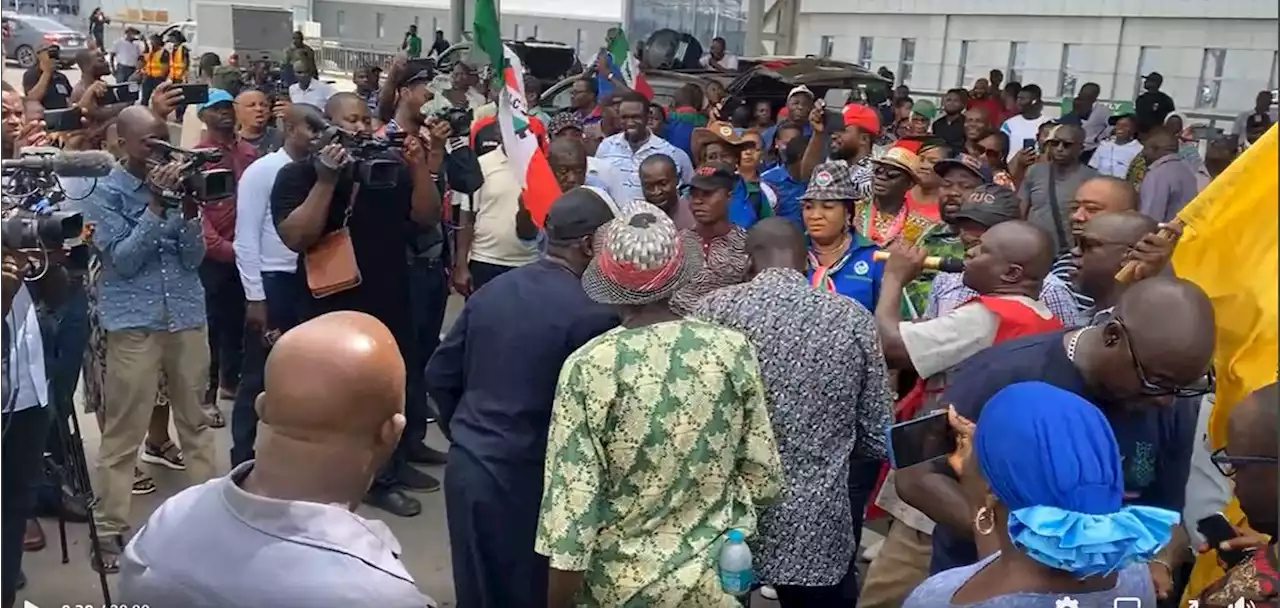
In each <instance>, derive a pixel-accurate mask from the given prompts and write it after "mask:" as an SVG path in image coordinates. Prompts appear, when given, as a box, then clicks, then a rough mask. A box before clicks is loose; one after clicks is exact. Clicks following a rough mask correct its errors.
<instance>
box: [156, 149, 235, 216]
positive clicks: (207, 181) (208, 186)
mask: <svg viewBox="0 0 1280 608" xmlns="http://www.w3.org/2000/svg"><path fill="white" fill-rule="evenodd" d="M147 144H148V145H150V146H151V150H152V154H153V159H154V160H155V162H156V164H163V163H166V162H169V161H171V160H173V157H175V156H179V157H182V159H183V165H182V179H181V181H179V182H178V189H177V190H163V191H160V192H159V194H160V197H161V198H163V199H165V200H166V201H170V202H171V203H172V204H174V205H175V206H176V205H177V204H178V203H179V202H181V201H182V200H184V199H187V198H191V199H194V200H195V201H196V202H198V203H212V202H215V201H220V200H222V199H224V198H227V197H230V196H232V195H234V194H235V192H236V178H235V174H234V173H232V172H231V170H230V169H221V168H214V169H204V168H203V167H204V166H205V165H207V164H209V163H216V162H218V161H220V160H222V151H221V150H215V149H213V148H196V149H193V150H188V149H186V148H180V147H178V146H175V145H173V144H171V143H169V142H167V141H165V140H163V139H157V138H151V139H148V140H147Z"/></svg>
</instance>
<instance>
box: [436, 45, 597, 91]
mask: <svg viewBox="0 0 1280 608" xmlns="http://www.w3.org/2000/svg"><path fill="white" fill-rule="evenodd" d="M502 42H503V43H505V44H506V45H507V46H509V47H511V50H512V51H515V54H516V56H517V57H519V58H520V63H522V64H524V71H525V73H526V74H530V75H532V76H533V77H534V78H537V79H538V81H539V82H541V83H542V86H543V88H544V89H545V88H547V87H550V86H553V85H555V84H556V83H557V82H559V81H560V79H562V78H564V76H565V74H570V73H572V72H573V71H574V69H575V65H576V64H577V61H578V52H577V51H576V50H575V49H574V48H573V47H571V46H569V45H567V44H564V43H562V42H547V41H544V40H503V41H502ZM471 47H472V43H471V41H463V42H459V43H457V44H455V45H453V46H450V47H449V48H448V49H445V51H444V52H443V53H440V57H439V58H437V59H436V69H437V71H439V72H442V73H448V72H450V71H451V70H453V66H454V64H456V63H458V62H459V61H465V60H466V59H467V58H468V57H469V56H470V55H471ZM477 67H478V66H477Z"/></svg>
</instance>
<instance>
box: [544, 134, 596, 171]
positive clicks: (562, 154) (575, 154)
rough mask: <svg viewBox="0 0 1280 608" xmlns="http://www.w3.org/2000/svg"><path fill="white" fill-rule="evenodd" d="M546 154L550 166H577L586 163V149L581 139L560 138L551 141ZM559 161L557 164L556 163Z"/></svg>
mask: <svg viewBox="0 0 1280 608" xmlns="http://www.w3.org/2000/svg"><path fill="white" fill-rule="evenodd" d="M547 154H548V156H549V159H548V160H549V161H550V162H551V165H552V166H555V165H557V164H561V165H572V166H577V165H579V164H583V165H585V164H586V162H587V147H586V145H585V144H584V143H583V142H582V139H581V138H572V137H560V138H556V139H553V140H551V145H550V146H549V147H548V148H547ZM557 161H559V162H557Z"/></svg>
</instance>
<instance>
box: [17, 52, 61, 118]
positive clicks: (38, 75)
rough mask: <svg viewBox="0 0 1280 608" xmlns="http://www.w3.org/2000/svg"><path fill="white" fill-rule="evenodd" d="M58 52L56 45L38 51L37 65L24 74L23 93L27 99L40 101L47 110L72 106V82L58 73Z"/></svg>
mask: <svg viewBox="0 0 1280 608" xmlns="http://www.w3.org/2000/svg"><path fill="white" fill-rule="evenodd" d="M58 52H59V49H58V45H56V44H51V45H49V46H46V47H44V48H42V49H40V50H38V51H36V64H35V65H34V66H32V67H30V68H28V69H27V71H26V72H23V74H22V89H23V91H24V92H25V93H26V95H27V97H30V98H32V99H39V100H40V105H42V106H44V109H46V110H61V109H63V108H66V107H69V106H70V105H71V81H70V80H68V79H67V76H66V74H63V73H62V72H59V71H58V65H57V64H58Z"/></svg>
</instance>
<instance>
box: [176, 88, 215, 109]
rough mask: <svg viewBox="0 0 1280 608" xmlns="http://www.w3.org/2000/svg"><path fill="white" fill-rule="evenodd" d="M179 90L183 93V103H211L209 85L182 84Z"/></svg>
mask: <svg viewBox="0 0 1280 608" xmlns="http://www.w3.org/2000/svg"><path fill="white" fill-rule="evenodd" d="M178 90H179V91H182V103H185V104H193V103H204V102H206V101H209V85H207V84H180V85H178Z"/></svg>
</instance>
